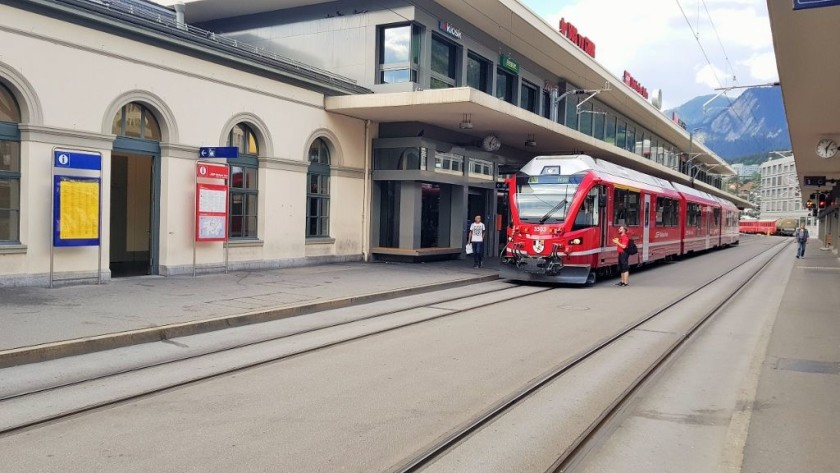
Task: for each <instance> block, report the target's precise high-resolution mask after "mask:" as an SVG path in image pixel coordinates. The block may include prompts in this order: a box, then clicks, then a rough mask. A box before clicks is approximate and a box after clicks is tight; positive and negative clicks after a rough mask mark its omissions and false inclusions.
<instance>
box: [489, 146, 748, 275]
mask: <svg viewBox="0 0 840 473" xmlns="http://www.w3.org/2000/svg"><path fill="white" fill-rule="evenodd" d="M508 188H509V189H510V192H509V195H510V209H511V224H510V228H508V243H507V245H506V246H505V248H504V250H503V252H502V265H501V276H502V277H504V278H508V279H518V280H526V281H549V282H558V283H571V284H585V283H592V282H594V281H595V280H596V278H597V277H598V276H599V275H601V276H603V275H609V274H612V273H614V272H615V270H616V268H617V264H618V252H617V251H616V249H615V245H613V243H612V239H613V238H615V237H616V236H618V227H619V226H621V225H625V226H626V227H627V229H628V233H629V235H630V236H631V237H632V238H634V240H635V241H636V244H637V246H638V248H639V252H638V254H636V255H633V256H631V257H630V263H631V264H644V263H649V262H653V261H657V260H664V259H670V258H673V257H675V256H678V255H682V254H684V253H687V252H693V251H699V250H705V249H710V248H714V247H718V246H721V245H731V244H735V243H737V231H734V227H733V225H732V224H733V222H735V221H737V219H735V220H732V213H733V212H737V208H736V207H735V206H734V205H732V204H731V203H730V202H726V201H725V200H724V199H718V198H716V197H714V196H711V195H709V194H706V193H705V192H699V191H695V190H694V189H691V188H688V187H685V186H681V187H679V188H678V187H676V185H675V184H673V183H671V182H668V181H666V180H664V179H660V178H657V177H653V176H649V175H647V174H644V173H641V172H638V171H634V170H631V169H627V168H624V167H622V166H618V165H616V164H613V163H610V162H607V161H603V160H598V159H594V158H592V157H590V156H586V155H572V156H538V157H536V158H534V159H532V160H531V161H530V162H528V164H526V165H525V166H523V167H522V169H521V170H520V172H519V173H518V174H516V175H515V176H512V177H510V178H509V179H508ZM724 216H727V217H728V219H727V218H724ZM687 221H690V228H689V229H688V230H687V225H686V222H687ZM733 232H734V233H735V236H734V237H733ZM724 235H725V238H724Z"/></svg>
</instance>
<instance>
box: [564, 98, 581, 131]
mask: <svg viewBox="0 0 840 473" xmlns="http://www.w3.org/2000/svg"><path fill="white" fill-rule="evenodd" d="M576 97H577V96H575V95H570V96H568V97H566V98H565V99H563V105H564V106H565V107H566V113H565V116H566V120H565V122H564V123H563V124H564V125H566V126H567V127H569V128H571V129H573V130H577V128H578V114H577V104H578V101H577V98H576Z"/></svg>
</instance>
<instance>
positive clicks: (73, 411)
mask: <svg viewBox="0 0 840 473" xmlns="http://www.w3.org/2000/svg"><path fill="white" fill-rule="evenodd" d="M518 287H519V286H513V287H511V288H507V289H502V291H498V290H488V291H485V292H478V293H475V294H471V295H470V297H472V296H474V295H482V294H487V293H490V292H493V293H499V292H505V291H512V290H515V289H517V288H518ZM554 289H555V288H551V287H547V288H541V289H537V290H535V291H534V292H528V293H525V294H519V295H514V296H512V297H509V298H507V299H502V300H496V299H494V300H493V301H491V302H487V303H485V304H481V303H479V304H477V305H473V306H471V307H469V308H465V309H457V310H453V311H452V312H446V313H443V314H439V315H433V316H430V317H427V318H424V319H422V320H415V321H412V322H407V323H403V324H399V325H395V326H392V327H388V328H384V329H380V330H375V331H372V332H367V333H364V334H361V335H356V336H352V337H343V338H341V339H340V340H335V341H332V342H328V343H323V344H320V345H317V346H314V347H310V348H305V349H302V350H297V351H295V352H293V353H287V354H284V355H280V356H275V357H270V358H267V359H262V360H260V361H256V362H250V363H246V364H243V365H240V366H236V367H234V368H229V369H224V370H221V371H218V372H215V373H212V374H208V375H203V376H199V377H196V378H192V379H188V380H184V381H179V382H175V383H168V384H166V385H164V386H160V387H156V388H153V389H147V390H144V391H142V392H137V393H133V394H129V395H124V396H119V397H116V398H114V399H109V400H108V401H105V402H100V403H95V404H91V405H87V406H83V407H80V408H77V409H71V410H68V411H67V412H63V413H61V414H59V415H54V416H49V417H45V418H41V419H36V420H33V421H30V422H26V423H21V424H19V425H15V426H13V427H7V428H3V429H0V438H2V437H4V436H6V435H9V434H14V433H17V432H19V431H22V430H25V429H30V428H33V427H37V426H39V425H42V424H46V423H51V422H55V421H59V420H62V419H65V418H68V417H71V416H75V415H78V414H82V413H85V412H90V411H93V410H97V409H101V408H103V407H109V406H113V405H115V404H120V403H124V402H127V401H134V400H137V399H141V398H144V397H147V396H151V395H154V394H158V393H161V392H165V391H169V390H172V389H176V388H180V387H183V386H188V385H191V384H195V383H199V382H203V381H206V380H208V379H215V378H219V377H223V376H226V375H229V374H233V373H237V372H241V371H245V370H249V369H251V368H256V367H259V366H264V365H268V364H271V363H275V362H278V361H283V360H287V359H290V358H294V357H298V356H301V355H306V354H310V353H314V352H317V351H320V350H324V349H327V348H332V347H335V346H339V345H343V344H346V343H350V342H354V341H358V340H362V339H365V338H369V337H373V336H376V335H381V334H384V333H388V332H392V331H396V330H400V329H403V328H407V327H412V326H416V325H421V324H424V323H426V322H431V321H434V320H438V319H441V318H445V317H451V316H454V315H459V314H462V313H464V312H468V311H472V310H475V309H476V308H479V307H483V306H485V305H492V304H497V303H499V302H506V301H511V300H516V299H519V298H522V297H527V296H531V295H534V294H540V293H543V292H548V291H551V290H554ZM463 298H464V296H458V297H454V296H453V297H452V298H449V299H444V300H440V301H435V302H432V303H426V304H422V303H421V304H417V305H415V306H411V307H404V308H401V309H395V310H392V311H388V312H386V313H379V314H375V315H371V316H367V317H363V318H359V319H355V320H352V321H346V322H339V323H336V324H331V325H329V326H324V327H318V328H313V329H309V330H303V331H300V332H296V333H294V334H286V335H281V336H278V337H273V338H270V339H267V340H259V341H255V342H249V343H244V344H239V345H237V346H235V347H226V348H223V349H219V350H215V351H211V352H207V353H201V354H196V355H191V356H187V357H183V358H180V359H177V360H167V361H163V362H159V363H151V364H148V365H145V366H140V367H135V368H131V369H128V370H121V371H120V372H118V373H109V374H105V375H101V376H96V377H92V378H90V379H85V380H80V381H76V382H72V383H65V384H62V385H59V386H54V387H49V388H44V389H40V390H34V391H31V392H27V393H22V394H17V395H14V396H8V397H6V398H4V399H0V408H2V402H3V401H7V400H13V399H24V398H26V397H27V396H34V395H36V394H42V393H45V392H50V391H60V390H61V389H65V388H69V387H74V386H79V385H83V384H85V383H90V382H94V381H102V380H106V379H108V378H113V377H117V376H121V375H125V374H132V373H138V372H141V371H143V370H147V369H150V368H155V367H159V366H165V365H174V364H175V363H180V362H184V361H188V360H192V359H197V358H200V357H203V356H209V355H214V354H218V353H224V352H229V351H232V350H236V349H239V348H245V347H249V346H255V345H259V344H263V343H270V342H274V341H277V340H281V339H284V338H290V337H294V336H297V335H303V334H307V333H312V332H317V331H319V330H324V329H328V328H333V327H339V326H343V325H349V324H353V323H356V322H363V321H366V320H371V319H374V318H378V317H384V316H387V315H393V314H396V313H400V312H405V311H409V310H415V309H418V308H424V307H431V308H433V307H434V306H436V305H439V304H442V303H446V302H451V301H453V300H461V299H463Z"/></svg>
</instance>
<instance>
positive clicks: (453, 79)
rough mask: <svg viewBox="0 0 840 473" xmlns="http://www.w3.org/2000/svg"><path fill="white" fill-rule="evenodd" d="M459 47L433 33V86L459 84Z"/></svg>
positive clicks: (440, 87) (444, 86)
mask: <svg viewBox="0 0 840 473" xmlns="http://www.w3.org/2000/svg"><path fill="white" fill-rule="evenodd" d="M457 70H458V48H457V47H456V46H455V45H454V44H452V43H450V42H449V41H446V40H445V39H443V38H441V37H440V36H438V35H432V81H431V88H433V89H446V88H449V87H455V86H456V85H457Z"/></svg>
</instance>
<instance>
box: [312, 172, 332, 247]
mask: <svg viewBox="0 0 840 473" xmlns="http://www.w3.org/2000/svg"><path fill="white" fill-rule="evenodd" d="M307 176H308V179H309V189H308V192H307V195H306V197H307V209H306V236H307V237H328V236H330V175H329V174H327V173H320V172H311V170H310V172H309V173H308V174H307Z"/></svg>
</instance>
